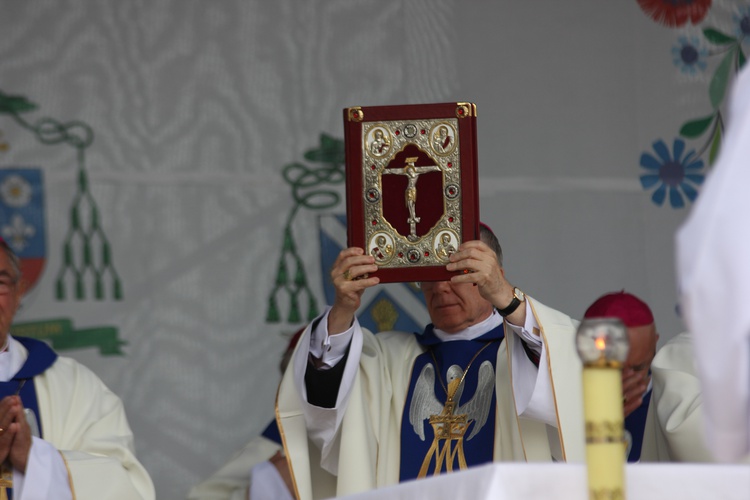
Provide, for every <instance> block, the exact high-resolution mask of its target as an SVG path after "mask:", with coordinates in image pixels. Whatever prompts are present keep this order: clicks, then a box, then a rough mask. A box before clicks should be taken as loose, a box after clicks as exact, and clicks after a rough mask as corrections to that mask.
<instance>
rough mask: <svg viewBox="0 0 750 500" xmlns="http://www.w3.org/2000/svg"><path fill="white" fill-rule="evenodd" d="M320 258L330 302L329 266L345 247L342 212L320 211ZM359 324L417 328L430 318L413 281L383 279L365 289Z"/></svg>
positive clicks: (371, 327)
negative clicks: (376, 284)
mask: <svg viewBox="0 0 750 500" xmlns="http://www.w3.org/2000/svg"><path fill="white" fill-rule="evenodd" d="M318 226H319V234H320V260H321V265H322V270H323V273H322V276H323V291H324V293H325V297H326V302H327V303H328V304H332V303H333V299H334V295H335V289H334V287H333V283H331V277H330V272H331V266H333V263H334V261H335V260H336V257H337V256H338V254H339V252H341V250H343V249H344V248H346V216H345V215H322V216H320V217H319V218H318ZM357 319H358V320H359V323H360V325H362V326H363V327H365V328H367V329H368V330H370V331H372V332H375V333H377V332H382V331H388V330H399V331H404V332H421V331H422V330H423V329H424V326H425V325H426V324H427V323H429V322H430V316H429V314H428V313H427V307H426V306H425V304H424V300H423V298H422V291H421V290H419V289H418V288H417V287H416V286H414V284H413V283H384V284H381V285H378V286H375V287H372V288H368V289H367V290H365V293H364V294H363V295H362V303H361V305H360V308H359V310H358V311H357Z"/></svg>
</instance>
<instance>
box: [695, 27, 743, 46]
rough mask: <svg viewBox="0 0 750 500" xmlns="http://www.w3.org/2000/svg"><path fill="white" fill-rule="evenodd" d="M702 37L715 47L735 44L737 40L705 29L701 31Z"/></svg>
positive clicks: (714, 30)
mask: <svg viewBox="0 0 750 500" xmlns="http://www.w3.org/2000/svg"><path fill="white" fill-rule="evenodd" d="M703 36H705V37H706V40H708V41H709V42H711V43H715V44H716V45H729V44H730V43H737V39H736V38H733V37H731V36H729V35H725V34H724V33H722V32H721V31H719V30H717V29H714V28H706V29H704V30H703Z"/></svg>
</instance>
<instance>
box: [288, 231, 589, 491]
mask: <svg viewBox="0 0 750 500" xmlns="http://www.w3.org/2000/svg"><path fill="white" fill-rule="evenodd" d="M447 270H448V271H458V273H457V274H456V275H454V276H453V277H452V278H451V280H450V281H442V282H432V283H422V285H421V286H422V291H423V293H424V296H425V301H426V304H427V308H428V311H429V313H430V318H431V320H432V324H430V325H428V326H427V327H426V329H425V331H424V332H421V333H418V334H417V333H414V334H412V333H405V332H381V333H378V334H377V335H373V334H372V333H371V332H369V331H367V330H365V329H364V328H362V327H361V326H360V325H359V323H358V322H357V319H356V317H355V312H356V311H357V308H358V306H359V305H360V298H361V296H362V293H363V291H364V290H365V289H366V288H368V287H372V286H375V285H376V284H378V282H379V280H378V278H377V273H376V271H377V266H376V265H375V264H374V259H373V257H372V256H370V255H367V254H366V253H365V252H364V250H363V249H361V248H348V249H345V250H343V251H342V252H341V253H340V254H339V256H338V258H337V259H336V261H335V263H334V264H333V267H332V270H331V279H332V281H333V284H334V286H335V289H336V298H335V300H334V303H333V305H332V307H330V308H329V309H327V310H326V312H325V313H324V314H323V315H322V316H321V317H319V318H317V319H316V320H315V321H313V322H312V324H311V325H310V326H308V328H307V329H306V331H305V332H304V334H303V336H302V338H301V340H300V343H299V345H298V347H297V351H296V353H295V357H294V359H293V360H292V366H291V368H290V369H289V370H287V373H286V374H285V376H284V378H283V380H282V383H281V387H280V389H279V395H278V400H277V405H278V408H277V411H278V414H277V418H278V421H279V424H280V428H281V435H282V437H283V442H284V447H285V449H286V453H287V457H288V459H289V461H290V465H291V469H292V474H293V477H294V480H295V486H296V489H297V494H298V498H300V499H302V500H308V499H313V498H327V497H331V496H339V495H344V494H350V493H355V492H361V491H366V490H370V489H373V488H378V487H381V486H385V485H391V484H396V483H398V482H400V481H406V480H411V479H416V478H421V477H426V476H432V475H435V474H441V473H444V472H450V471H456V470H459V469H464V468H467V467H472V466H475V465H479V464H484V463H488V462H492V461H510V460H513V461H551V460H567V461H579V462H583V461H584V455H585V451H584V447H585V443H584V437H583V429H584V425H583V415H582V414H583V402H582V394H581V393H582V385H581V363H580V360H579V358H578V355H577V354H576V352H575V342H574V337H575V333H576V328H577V322H576V321H574V320H572V319H571V318H569V317H568V316H566V315H565V314H562V313H560V312H558V311H555V310H553V309H550V308H549V307H547V306H544V305H543V304H541V303H540V302H538V301H537V300H535V299H533V298H531V297H529V296H528V295H525V294H524V293H523V292H522V291H521V290H520V289H519V288H518V287H514V286H513V285H511V284H510V283H509V282H508V280H507V279H506V278H505V271H504V269H503V267H502V251H501V249H500V245H499V243H498V241H497V238H495V236H494V234H493V233H492V231H490V230H489V228H488V227H486V226H484V225H483V226H482V229H481V241H467V242H464V243H463V244H462V245H461V246H460V247H459V248H458V251H457V252H455V253H453V254H452V255H451V257H450V263H449V264H447Z"/></svg>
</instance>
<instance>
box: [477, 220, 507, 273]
mask: <svg viewBox="0 0 750 500" xmlns="http://www.w3.org/2000/svg"><path fill="white" fill-rule="evenodd" d="M479 239H480V240H482V242H483V243H484V244H485V245H487V246H488V247H490V248H491V249H492V251H493V252H495V253H496V254H497V263H498V264H500V267H503V249H502V248H501V247H500V241H498V239H497V236H495V233H493V232H492V230H491V229H490V228H489V227H487V226H486V225H484V224H482V225H481V226H479Z"/></svg>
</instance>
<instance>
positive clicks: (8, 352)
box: [0, 334, 29, 382]
mask: <svg viewBox="0 0 750 500" xmlns="http://www.w3.org/2000/svg"><path fill="white" fill-rule="evenodd" d="M6 345H7V349H3V351H2V352H0V382H7V381H9V380H10V379H12V378H13V376H14V375H15V374H16V373H18V371H19V370H20V369H21V367H23V364H24V363H25V362H26V359H27V358H28V357H29V352H28V351H27V350H26V348H25V347H24V346H23V345H22V344H21V343H20V342H19V341H17V340H16V339H14V338H13V337H12V336H11V335H10V334H8V343H7V344H6Z"/></svg>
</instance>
